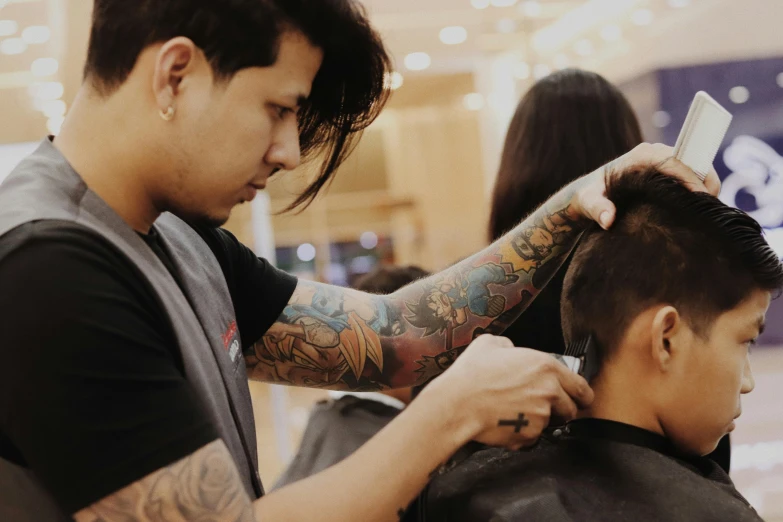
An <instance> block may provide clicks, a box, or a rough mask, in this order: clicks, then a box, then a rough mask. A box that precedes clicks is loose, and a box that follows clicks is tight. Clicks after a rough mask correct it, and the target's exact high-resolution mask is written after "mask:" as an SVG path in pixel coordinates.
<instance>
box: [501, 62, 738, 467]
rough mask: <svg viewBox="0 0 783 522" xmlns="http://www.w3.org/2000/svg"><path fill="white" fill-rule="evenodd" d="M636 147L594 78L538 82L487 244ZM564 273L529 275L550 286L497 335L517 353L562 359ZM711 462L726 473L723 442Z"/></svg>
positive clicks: (629, 117) (514, 138)
mask: <svg viewBox="0 0 783 522" xmlns="http://www.w3.org/2000/svg"><path fill="white" fill-rule="evenodd" d="M640 143H642V131H641V128H640V126H639V121H638V120H637V118H636V114H635V113H634V110H633V108H632V107H631V104H630V103H629V102H628V100H627V99H626V98H625V96H624V95H623V93H622V92H620V90H619V89H618V88H617V87H615V86H614V85H612V84H611V83H610V82H608V81H607V80H606V79H604V78H603V77H602V76H600V75H599V74H596V73H594V72H589V71H583V70H580V69H565V70H562V71H558V72H555V73H552V74H550V75H549V76H547V77H545V78H543V79H541V80H539V81H537V82H536V83H535V84H534V85H533V87H531V88H530V90H529V91H528V92H527V93H526V94H525V95H524V96H523V97H522V100H521V101H520V102H519V105H518V106H517V109H516V112H515V114H514V117H513V118H512V120H511V123H510V124H509V128H508V132H507V134H506V142H505V145H504V148H503V153H502V156H501V160H500V168H499V169H498V175H497V179H496V181H495V188H494V191H493V195H492V209H491V214H490V219H489V239H490V241H495V240H496V239H498V238H500V237H502V236H503V234H505V233H506V232H508V231H509V230H511V229H512V228H513V227H514V226H516V224H517V223H519V221H520V220H522V219H524V218H525V217H526V216H528V215H529V214H531V213H532V212H533V211H534V210H536V209H537V208H538V207H539V206H541V204H543V203H544V202H545V201H546V200H547V199H548V198H549V197H550V196H551V195H552V194H554V193H555V192H557V191H558V190H560V188H561V187H563V186H565V185H567V184H568V183H570V182H572V181H573V180H575V179H577V178H579V177H580V176H582V173H583V172H590V171H592V170H594V169H596V168H598V167H599V166H601V165H603V164H605V163H607V162H609V161H611V160H612V159H614V158H616V157H618V156H621V155H623V154H625V153H626V152H628V151H629V150H631V149H633V148H634V147H636V146H637V145H639V144H640ZM563 255H564V256H565V255H566V254H563ZM549 267H551V268H553V269H554V270H556V273H555V274H554V275H552V273H550V272H548V271H547V270H546V268H549ZM567 269H568V260H566V262H565V263H564V264H563V266H562V268H560V269H559V270H558V269H557V267H556V266H555V265H554V264H552V265H547V267H545V269H543V270H542V269H539V270H537V271H536V272H535V273H534V274H533V276H532V277H533V281H535V280H536V279H537V278H542V279H548V278H550V277H551V280H550V281H549V283H548V284H547V286H546V288H544V289H543V290H542V291H541V293H540V294H539V295H538V297H537V298H536V300H535V301H533V302H532V303H531V304H530V306H529V307H528V308H527V310H525V313H524V314H522V315H521V316H520V317H519V318H518V319H517V320H516V321H514V322H513V323H512V324H511V326H509V327H508V328H507V329H506V330H505V332H504V333H503V335H504V336H505V337H508V338H509V339H511V341H512V342H513V343H514V345H515V346H527V347H530V348H535V349H536V350H542V351H545V352H550V353H559V354H562V353H563V351H564V350H565V345H564V342H563V331H562V328H561V325H560V294H561V293H562V290H563V278H564V277H565V274H566V270H567ZM596 305H600V303H596ZM711 457H712V458H714V459H715V460H716V462H718V464H720V465H721V467H722V468H723V469H725V470H726V472H728V471H729V466H730V460H731V449H730V442H729V436H728V435H727V436H726V437H725V438H724V439H723V440H722V441H721V443H720V444H719V445H718V448H717V449H716V450H715V453H713V454H712V455H711Z"/></svg>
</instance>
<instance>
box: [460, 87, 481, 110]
mask: <svg viewBox="0 0 783 522" xmlns="http://www.w3.org/2000/svg"><path fill="white" fill-rule="evenodd" d="M462 104H463V105H464V106H465V108H466V109H467V110H469V111H480V110H481V109H483V108H484V97H483V96H482V95H481V93H478V92H472V93H470V94H466V95H465V97H464V98H462Z"/></svg>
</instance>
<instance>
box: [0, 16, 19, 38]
mask: <svg viewBox="0 0 783 522" xmlns="http://www.w3.org/2000/svg"><path fill="white" fill-rule="evenodd" d="M18 28H19V27H18V25H17V24H16V22H14V21H13V20H0V36H11V35H12V34H14V33H15V32H16V30H17V29H18Z"/></svg>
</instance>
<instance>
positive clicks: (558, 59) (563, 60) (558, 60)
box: [552, 53, 571, 70]
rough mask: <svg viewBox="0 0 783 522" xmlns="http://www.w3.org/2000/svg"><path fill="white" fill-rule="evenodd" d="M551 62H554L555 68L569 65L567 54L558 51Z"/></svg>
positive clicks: (564, 67)
mask: <svg viewBox="0 0 783 522" xmlns="http://www.w3.org/2000/svg"><path fill="white" fill-rule="evenodd" d="M552 62H553V63H554V64H555V67H556V68H557V69H560V70H562V69H566V68H567V67H568V66H569V65H571V60H569V59H568V55H567V54H565V53H558V54H557V55H555V57H554V58H553V59H552Z"/></svg>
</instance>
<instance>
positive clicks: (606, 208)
mask: <svg viewBox="0 0 783 522" xmlns="http://www.w3.org/2000/svg"><path fill="white" fill-rule="evenodd" d="M578 197H579V206H580V207H581V208H582V213H583V215H584V216H585V217H586V218H588V219H591V220H593V221H595V222H596V223H598V224H599V225H601V228H603V229H604V230H608V229H609V227H611V226H612V223H614V217H615V214H616V213H617V209H616V208H615V206H614V203H612V202H611V201H609V199H608V198H607V197H606V182H605V181H604V179H603V177H601V179H600V181H598V182H596V183H590V184H589V185H587V186H586V187H584V188H582V189H581V190H580V191H579V196H578Z"/></svg>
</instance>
